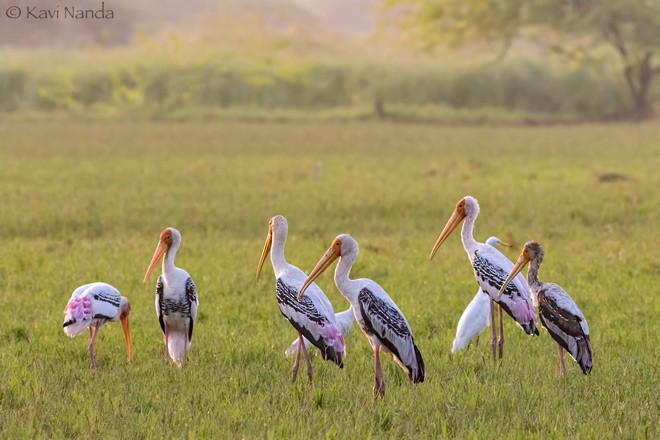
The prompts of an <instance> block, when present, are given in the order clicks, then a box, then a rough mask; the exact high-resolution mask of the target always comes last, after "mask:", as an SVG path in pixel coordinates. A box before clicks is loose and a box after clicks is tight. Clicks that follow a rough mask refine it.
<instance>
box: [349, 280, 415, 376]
mask: <svg viewBox="0 0 660 440" xmlns="http://www.w3.org/2000/svg"><path fill="white" fill-rule="evenodd" d="M388 300H389V301H388ZM358 302H359V305H360V314H361V315H362V320H363V321H364V329H363V330H364V331H365V332H367V333H371V334H373V335H375V336H376V337H377V338H378V339H379V340H380V341H381V342H382V344H383V345H384V346H385V347H386V348H387V349H388V350H389V352H390V353H392V355H393V356H394V359H395V360H396V361H397V363H398V364H399V365H401V367H402V368H404V369H405V370H406V372H407V373H408V377H409V378H410V380H411V381H413V383H417V382H424V377H425V375H426V372H425V369H424V360H423V359H422V354H421V353H420V351H419V349H418V348H417V346H416V345H415V339H414V337H413V335H412V331H411V330H410V325H408V321H406V318H405V317H404V316H403V313H401V311H400V310H399V309H398V307H396V305H395V304H394V302H393V301H392V300H391V299H390V298H389V297H385V296H383V295H376V294H374V293H373V292H372V291H371V290H370V289H368V288H367V287H363V288H362V289H361V290H360V293H359V294H358Z"/></svg>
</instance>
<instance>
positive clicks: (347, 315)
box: [284, 306, 355, 357]
mask: <svg viewBox="0 0 660 440" xmlns="http://www.w3.org/2000/svg"><path fill="white" fill-rule="evenodd" d="M335 320H336V321H337V327H339V331H340V332H341V334H342V336H344V339H345V338H346V335H348V333H349V332H350V331H351V329H352V328H353V322H354V321H355V315H354V314H353V306H350V307H349V308H348V309H346V310H344V311H343V312H339V313H335ZM303 344H305V348H309V345H310V344H311V343H310V342H309V339H307V338H305V337H303ZM298 345H299V342H298V338H296V339H294V340H293V341H291V344H290V345H289V347H288V348H287V349H286V350H285V351H284V356H286V357H291V356H293V355H295V354H296V353H297V352H298ZM345 356H346V348H344V357H345Z"/></svg>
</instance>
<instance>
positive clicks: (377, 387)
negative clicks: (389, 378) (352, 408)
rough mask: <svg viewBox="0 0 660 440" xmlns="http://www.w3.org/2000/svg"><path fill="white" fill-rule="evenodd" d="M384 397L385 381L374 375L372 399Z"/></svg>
mask: <svg viewBox="0 0 660 440" xmlns="http://www.w3.org/2000/svg"><path fill="white" fill-rule="evenodd" d="M379 397H380V398H381V399H382V398H383V397H385V381H384V380H382V379H380V378H378V377H376V379H375V381H374V400H376V399H378V398H379Z"/></svg>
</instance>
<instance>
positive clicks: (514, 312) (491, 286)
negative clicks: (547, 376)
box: [431, 196, 539, 361]
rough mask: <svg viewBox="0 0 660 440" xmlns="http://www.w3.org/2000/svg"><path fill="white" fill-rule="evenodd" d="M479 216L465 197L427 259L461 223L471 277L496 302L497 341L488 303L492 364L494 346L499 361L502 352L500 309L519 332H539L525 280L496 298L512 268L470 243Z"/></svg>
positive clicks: (499, 255)
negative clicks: (497, 318)
mask: <svg viewBox="0 0 660 440" xmlns="http://www.w3.org/2000/svg"><path fill="white" fill-rule="evenodd" d="M478 215H479V203H477V200H476V199H475V198H473V197H470V196H465V197H463V198H462V199H461V200H459V202H458V203H457V204H456V208H455V209H454V212H453V213H452V215H451V217H450V218H449V220H448V221H447V224H446V225H445V227H444V228H443V229H442V232H441V233H440V236H439V237H438V240H437V241H436V242H435V245H434V246H433V249H432V250H431V259H433V256H434V255H435V254H436V252H437V251H438V249H439V248H440V246H441V245H442V243H443V242H444V241H445V240H446V239H447V237H449V235H450V234H451V233H452V232H453V231H454V229H456V227H457V226H458V225H459V224H460V223H461V222H462V221H463V220H464V219H465V223H464V224H463V228H462V230H461V241H462V242H463V247H464V248H465V252H467V255H468V258H469V260H470V263H471V264H472V268H473V269H474V275H475V277H476V278H477V282H478V283H479V286H480V287H481V290H483V291H484V292H486V293H487V294H488V295H489V296H490V298H491V299H492V300H493V301H495V302H497V303H498V304H499V306H500V338H499V341H497V340H496V336H495V325H494V322H495V308H494V306H493V304H492V303H491V313H490V316H491V322H493V326H492V347H493V361H495V351H496V348H495V346H496V345H499V349H500V359H501V358H502V351H503V347H504V329H503V326H502V309H504V310H505V311H506V312H507V313H508V314H509V315H510V316H511V317H512V318H513V319H514V320H515V321H516V322H517V323H518V325H520V327H522V329H523V330H525V332H526V333H527V334H529V335H533V334H534V335H538V334H539V331H538V329H537V328H536V313H534V307H533V305H532V302H531V299H530V291H529V287H528V286H527V283H526V282H525V278H523V276H522V275H520V276H518V277H516V278H514V279H513V284H511V285H510V286H509V287H508V288H507V289H506V295H505V296H500V295H499V294H498V292H499V290H500V287H502V283H503V282H504V280H505V279H506V276H507V274H508V273H509V272H510V271H511V268H513V263H512V262H511V261H510V260H509V259H508V258H507V257H505V256H504V254H502V253H501V252H500V251H498V250H497V249H495V248H494V247H492V246H489V245H487V244H484V243H479V242H477V241H475V239H474V223H475V220H476V219H477V216H478Z"/></svg>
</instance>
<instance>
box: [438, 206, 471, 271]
mask: <svg viewBox="0 0 660 440" xmlns="http://www.w3.org/2000/svg"><path fill="white" fill-rule="evenodd" d="M464 218H465V214H459V213H458V212H457V211H456V210H454V213H453V214H452V215H451V217H449V220H448V221H447V224H446V225H445V227H444V228H443V229H442V232H441V233H440V237H438V240H437V241H436V242H435V244H434V245H433V249H431V256H430V257H429V258H430V259H431V260H432V259H433V257H434V256H435V253H436V252H438V249H440V246H441V245H442V243H444V241H445V240H446V239H447V237H449V235H450V234H451V233H452V232H454V229H456V227H457V226H458V225H460V224H461V222H462V221H463V219H464Z"/></svg>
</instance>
